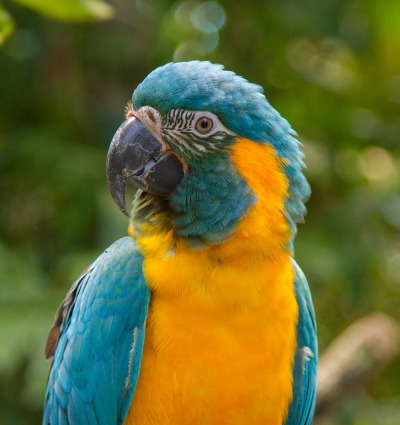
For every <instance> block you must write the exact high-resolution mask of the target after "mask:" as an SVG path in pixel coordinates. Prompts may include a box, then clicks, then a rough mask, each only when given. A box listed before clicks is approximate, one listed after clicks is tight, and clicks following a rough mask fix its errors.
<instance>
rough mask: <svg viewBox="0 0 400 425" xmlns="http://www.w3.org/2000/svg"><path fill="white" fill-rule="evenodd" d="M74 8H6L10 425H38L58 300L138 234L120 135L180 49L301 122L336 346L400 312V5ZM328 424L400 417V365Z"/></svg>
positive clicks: (1, 134) (339, 1)
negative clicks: (121, 189) (142, 92)
mask: <svg viewBox="0 0 400 425" xmlns="http://www.w3.org/2000/svg"><path fill="white" fill-rule="evenodd" d="M75 3H76V4H78V5H79V8H75V9H74V4H75ZM65 4H67V2H65V1H63V2H53V3H52V2H46V1H43V0H41V1H34V0H32V1H27V0H24V1H22V0H20V1H18V4H17V2H11V1H9V2H5V3H4V5H3V7H4V8H5V9H6V10H7V12H6V11H5V9H3V8H2V7H1V6H0V46H1V45H2V50H0V173H1V178H0V341H1V343H0V423H1V424H4V425H11V424H13V425H25V424H32V423H39V422H40V417H41V407H42V399H43V393H44V387H45V383H46V378H47V371H48V367H49V363H48V362H46V361H45V360H44V358H43V355H42V353H43V346H44V342H45V339H46V334H47V331H48V329H49V327H50V325H51V323H52V318H53V315H54V312H55V310H56V308H57V306H58V304H59V302H60V301H61V300H62V298H63V295H64V294H65V292H66V291H67V290H68V288H69V286H70V285H71V283H72V282H73V280H74V279H75V278H76V277H77V276H78V274H79V273H80V271H81V270H82V269H83V268H84V267H85V266H86V265H87V264H88V263H90V262H91V261H92V260H93V259H94V258H96V257H97V255H99V253H100V252H102V250H103V249H105V248H106V247H107V246H108V245H109V244H110V243H111V242H113V241H114V240H116V239H117V238H119V237H121V236H123V235H125V233H126V225H127V223H126V220H125V219H124V217H123V216H122V215H121V214H120V213H119V211H118V210H117V208H116V207H115V206H114V205H113V202H112V200H111V197H110V196H109V194H108V190H107V185H106V179H105V157H106V152H107V148H108V144H109V142H110V140H111V138H112V135H113V132H114V131H115V129H116V128H117V127H118V126H119V124H120V123H121V121H122V119H123V111H124V106H125V104H126V102H127V101H128V99H129V98H130V95H131V93H132V91H133V89H134V88H135V87H136V85H137V84H138V83H139V82H140V81H141V80H142V79H143V78H144V77H145V76H146V75H147V74H148V73H149V72H150V71H151V70H152V69H154V68H155V67H157V66H159V65H162V64H164V63H165V62H167V61H171V60H188V59H208V60H211V61H214V62H220V63H223V64H224V65H225V66H226V68H228V69H231V70H233V71H235V72H237V73H239V74H241V75H243V76H244V77H246V78H247V79H249V80H250V81H252V82H255V83H258V84H260V85H262V86H263V87H264V88H265V91H266V94H267V97H268V99H269V100H270V102H271V103H272V104H273V105H274V106H275V107H276V108H277V109H278V110H279V111H280V112H281V113H282V115H283V116H285V117H286V118H287V119H288V120H289V121H290V122H291V124H292V126H293V127H294V128H295V129H296V131H297V132H298V133H299V137H300V139H301V141H302V142H303V143H304V148H305V153H306V162H307V166H308V168H307V170H306V173H307V176H308V178H309V180H310V183H311V185H312V188H313V196H312V198H311V200H310V201H309V203H308V205H307V206H308V211H309V213H308V216H307V220H306V224H305V225H304V226H300V229H299V235H298V238H297V241H296V258H297V260H298V262H299V263H300V265H301V266H302V268H303V270H304V272H305V274H306V275H307V277H308V280H309V282H310V285H311V287H312V291H313V295H314V301H315V307H316V311H317V316H318V326H319V336H320V344H321V350H322V351H323V348H324V347H325V346H326V345H327V344H328V343H329V341H331V340H332V339H334V338H335V336H337V335H338V334H339V333H340V332H341V331H342V330H343V329H344V328H345V327H346V326H348V325H349V324H350V323H352V322H353V321H354V320H356V319H357V318H359V317H362V316H364V315H367V314H369V313H370V312H373V311H377V310H379V311H383V312H386V313H388V314H390V315H392V316H393V317H396V318H399V317H400V176H399V173H400V167H399V165H400V144H399V138H400V30H399V28H400V2H399V1H397V0H382V1H378V0H375V1H374V0H359V1H347V0H326V1H320V0H305V1H298V0H285V1H282V0H270V1H261V0H247V1H246V2H239V1H228V0H226V1H221V2H219V3H215V2H201V1H197V2H196V1H176V2H172V1H167V0H136V1H134V0H120V1H115V2H113V3H112V6H113V12H112V9H111V8H109V7H107V6H105V3H102V2H100V1H83V2H69V3H68V5H69V7H68V8H66V9H64V7H65ZM22 5H25V6H28V7H30V9H26V8H25V7H23V6H22ZM112 13H113V16H112V17H111V14H112ZM41 14H42V15H41ZM11 16H12V18H11ZM49 18H54V19H56V20H54V21H53V20H51V19H49ZM105 18H110V19H109V20H107V21H104V22H101V23H99V22H98V20H102V19H105ZM59 20H63V21H67V22H68V21H74V20H75V21H78V22H80V23H72V22H70V23H61V22H59ZM82 20H86V21H89V22H85V23H82V22H81V21H82ZM90 20H92V21H93V22H90ZM94 21H96V22H94ZM13 22H14V23H15V25H16V28H15V30H14V33H13V34H12V31H13V26H14V23H13ZM328 423H329V424H333V423H335V424H346V425H347V424H356V425H392V424H393V425H395V424H398V423H400V361H399V360H398V359H397V360H395V361H394V362H393V363H392V364H391V365H390V366H389V367H387V368H386V369H385V370H384V371H383V372H382V373H381V374H380V375H379V376H378V377H377V379H375V380H374V381H373V382H371V383H370V384H369V385H368V387H367V388H365V390H364V391H363V392H361V393H359V394H354V396H353V397H352V398H351V399H347V400H346V401H344V402H343V404H342V405H340V406H338V408H337V409H335V411H334V412H332V415H331V418H330V419H329V421H328Z"/></svg>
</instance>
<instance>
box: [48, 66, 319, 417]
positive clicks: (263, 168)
mask: <svg viewBox="0 0 400 425" xmlns="http://www.w3.org/2000/svg"><path fill="white" fill-rule="evenodd" d="M295 135H296V134H295V132H294V131H293V130H292V129H291V127H290V125H289V124H288V122H287V121H286V120H285V119H283V118H282V117H281V116H280V115H279V113H278V112H277V111H276V110H275V109H273V108H272V106H271V105H270V104H269V103H268V101H267V100H266V98H265V96H264V94H263V91H262V89H261V87H259V86H257V85H254V84H251V83H249V82H248V81H246V80H245V79H243V78H242V77H239V76H237V75H235V74H234V73H233V72H230V71H226V70H224V68H223V67H222V66H221V65H215V64H211V63H209V62H199V61H193V62H182V63H168V64H167V65H165V66H162V67H160V68H158V69H156V70H155V71H153V72H152V73H151V74H150V75H149V76H148V77H147V78H146V79H145V80H144V81H143V82H142V83H141V84H140V85H139V86H138V87H137V89H136V90H135V92H134V93H133V98H132V102H131V103H130V104H129V105H128V107H127V112H126V121H125V122H124V123H123V124H122V125H121V127H120V128H119V129H118V130H117V132H116V134H115V136H114V138H113V140H112V143H111V146H110V150H109V153H108V159H107V176H108V182H109V187H110V190H111V193H112V195H113V198H114V200H115V201H116V203H117V204H118V206H119V208H120V209H121V210H122V211H123V212H124V213H125V214H128V213H127V209H126V206H125V185H126V182H127V181H128V180H130V181H132V182H133V184H134V185H135V186H136V187H137V188H138V191H137V192H136V196H135V200H134V202H133V210H132V214H131V221H130V226H129V234H130V236H129V237H125V238H123V239H120V240H118V241H117V242H116V243H114V244H113V245H112V246H111V247H109V248H108V249H107V250H106V251H105V252H104V253H103V254H102V255H101V256H100V257H99V258H98V259H97V260H96V261H95V262H94V263H93V264H92V265H91V266H90V267H89V268H88V269H87V270H86V271H85V272H84V273H83V274H82V275H81V276H80V277H79V278H78V280H77V281H76V282H75V284H74V285H73V286H72V288H71V290H70V291H69V293H68V295H67V297H66V299H65V301H64V303H63V304H62V305H61V306H60V308H59V310H58V312H57V315H56V321H55V324H54V325H53V328H52V329H51V331H50V335H49V338H48V341H47V346H46V355H47V357H49V356H54V360H53V364H52V367H51V370H50V375H49V380H48V386H47V391H46V397H45V408H44V419H43V424H45V425H47V424H51V425H56V424H70V425H80V424H82V425H83V424H85V425H86V424H87V425H92V424H99V425H117V424H128V425H159V424H161V425H168V424H171V425H172V424H176V425H189V424H190V425H228V424H229V425H242V424H249V425H250V424H251V425H258V424H259V425H261V424H262V425H308V424H310V423H311V421H312V418H313V413H314V405H315V380H316V367H317V340H316V328H315V317H314V311H313V305H312V300H311V295H310V291H309V288H308V285H307V281H306V279H305V277H304V275H303V274H302V272H301V270H300V268H299V267H298V266H297V264H296V263H295V261H294V260H293V250H292V242H293V239H294V236H295V233H296V222H300V221H302V219H303V216H304V214H305V207H304V202H305V201H306V200H307V199H308V197H309V193H310V190H309V185H308V183H307V181H306V179H305V177H304V175H303V173H302V168H303V167H304V164H303V161H302V158H303V155H302V153H301V151H300V143H299V142H298V141H297V140H296V138H295Z"/></svg>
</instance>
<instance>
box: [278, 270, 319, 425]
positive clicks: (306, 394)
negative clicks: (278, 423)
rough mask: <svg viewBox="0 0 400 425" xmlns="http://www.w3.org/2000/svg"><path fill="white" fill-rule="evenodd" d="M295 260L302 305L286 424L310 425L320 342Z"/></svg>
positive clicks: (311, 305) (311, 306) (296, 281)
mask: <svg viewBox="0 0 400 425" xmlns="http://www.w3.org/2000/svg"><path fill="white" fill-rule="evenodd" d="M293 263H294V269H295V273H296V278H295V291H296V298H297V302H298V305H299V320H298V323H297V351H296V355H295V359H294V365H293V400H292V402H291V404H290V406H289V412H288V417H287V420H286V423H285V425H310V424H311V422H312V419H313V416H314V410H315V397H316V377H317V363H318V345H317V333H316V321H315V313H314V307H313V303H312V298H311V292H310V289H309V287H308V283H307V280H306V278H305V276H304V274H303V272H302V271H301V269H300V267H299V266H298V265H297V264H296V263H295V262H293Z"/></svg>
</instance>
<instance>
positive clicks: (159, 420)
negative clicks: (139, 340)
mask: <svg viewBox="0 0 400 425" xmlns="http://www.w3.org/2000/svg"><path fill="white" fill-rule="evenodd" d="M246 143H248V141H245V140H244V141H243V143H242V145H241V146H242V147H243V152H245V151H246ZM250 151H251V150H250ZM253 152H254V149H253ZM262 154H263V157H264V158H265V147H264V148H263V152H262ZM241 155H242V152H241V150H240V145H239V148H238V150H236V152H235V158H234V160H235V161H236V163H237V166H238V169H239V170H240V171H241V172H242V173H243V174H244V175H245V177H246V178H247V181H249V182H250V184H251V181H252V175H253V174H254V176H256V175H257V169H256V167H257V166H258V165H257V164H259V163H260V160H259V158H260V156H259V155H260V153H259V152H255V153H254V155H255V156H254V159H253V160H254V163H252V162H251V158H250V161H249V158H248V157H246V161H242V160H241ZM243 155H244V154H243ZM266 160H270V161H275V162H274V163H273V164H272V165H275V166H276V164H277V162H276V158H274V157H272V156H270V157H268V156H267V159H266ZM241 163H245V164H249V165H248V168H246V167H244V166H243V167H242V166H241ZM272 165H271V164H265V161H264V163H262V164H260V167H263V169H264V170H265V169H267V170H274V167H273V166H272ZM268 167H269V168H268ZM275 170H277V171H276V173H275V174H274V172H273V173H272V174H271V173H270V175H269V176H268V178H269V179H275V180H276V181H273V182H272V183H273V184H271V185H268V184H265V182H261V183H260V187H257V188H256V189H257V190H256V193H258V194H260V198H259V200H258V202H257V203H256V204H255V205H254V206H253V207H252V209H251V210H250V212H249V213H248V215H247V217H246V218H245V219H244V220H243V221H242V222H241V223H240V224H239V226H238V229H237V231H236V232H235V235H234V236H233V237H232V238H231V239H230V240H229V241H228V242H226V243H223V244H221V245H219V246H213V247H207V248H205V249H202V250H192V249H189V248H188V247H187V246H186V245H185V244H184V242H183V241H179V240H178V241H177V240H175V239H174V237H173V234H172V231H171V232H169V233H167V234H157V233H156V234H153V235H151V236H148V237H144V238H141V239H139V240H138V243H139V246H140V247H141V249H142V251H143V252H144V254H145V260H144V265H143V269H144V273H145V276H146V279H147V282H148V284H149V286H150V287H151V289H152V297H151V302H150V308H149V314H148V319H147V323H146V329H147V330H146V337H145V344H144V350H143V357H142V364H141V369H140V374H139V379H138V383H137V387H136V390H135V394H134V397H133V401H132V404H131V407H130V411H129V413H128V416H127V419H126V421H125V424H126V425H169V424H171V425H245V424H246V425H247V424H249V425H261V424H262V425H266V424H267V425H282V423H284V420H285V418H286V414H287V408H288V405H289V403H290V401H291V398H292V365H293V357H294V352H295V345H296V329H295V328H296V323H297V317H298V307H297V303H296V299H295V294H294V288H293V281H294V272H293V268H292V265H291V262H290V253H289V252H288V251H287V250H286V248H285V246H286V242H287V239H288V237H289V230H288V226H287V223H286V220H285V219H284V217H283V214H282V209H283V208H282V203H283V199H284V193H285V190H286V188H287V185H286V184H285V181H284V178H283V177H282V173H280V172H279V169H278V167H275ZM259 171H260V170H259ZM252 173H253V174H252ZM259 175H260V174H258V176H257V179H259ZM257 179H256V178H254V180H255V181H254V185H256V184H257V181H256V180H257ZM267 183H268V182H267ZM254 185H252V187H254ZM271 188H274V190H272V189H271ZM263 191H264V192H265V193H262V192H263ZM268 191H271V193H269V192H268ZM267 192H268V193H267Z"/></svg>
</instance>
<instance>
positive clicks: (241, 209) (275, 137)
mask: <svg viewBox="0 0 400 425" xmlns="http://www.w3.org/2000/svg"><path fill="white" fill-rule="evenodd" d="M143 106H151V107H153V108H154V109H156V110H157V111H158V112H159V113H160V114H161V116H162V117H164V118H165V117H166V116H167V115H168V113H169V112H170V111H171V110H190V111H210V112H212V113H214V114H215V115H216V116H217V117H218V118H219V120H220V121H221V123H222V124H223V125H224V126H225V127H226V128H227V129H228V130H230V131H232V132H233V133H234V134H236V135H239V136H242V137H245V138H247V139H250V140H253V141H255V142H258V143H269V144H271V145H272V146H273V147H274V149H275V150H276V152H277V154H278V156H279V157H280V158H282V159H284V161H283V164H284V165H283V168H284V172H285V174H286V176H287V178H288V181H289V194H288V198H287V199H286V208H285V214H286V217H287V219H288V221H289V222H290V225H291V228H292V230H293V232H294V233H295V231H296V225H295V223H296V222H299V221H302V219H303V216H304V214H305V212H306V209H305V206H304V203H305V201H306V200H307V199H308V197H309V195H310V188H309V185H308V183H307V180H306V178H305V177H304V175H303V173H302V168H303V167H304V163H303V161H302V159H303V154H302V152H301V149H300V148H301V144H300V142H299V141H298V140H297V139H296V138H295V136H296V133H295V132H294V131H293V130H292V128H291V127H290V125H289V123H288V122H287V121H286V120H285V119H284V118H282V117H281V115H280V114H279V113H278V112H277V111H276V110H275V109H274V108H273V107H272V106H271V105H270V103H269V102H268V101H267V99H266V97H265V95H264V94H263V89H262V88H261V87H260V86H258V85H255V84H252V83H249V82H248V81H247V80H245V79H244V78H242V77H240V76H238V75H236V74H235V73H233V72H231V71H226V70H224V68H223V66H222V65H216V64H212V63H210V62H201V61H191V62H181V63H168V64H166V65H164V66H162V67H159V68H157V69H156V70H154V71H153V72H152V73H150V74H149V75H148V76H147V77H146V79H145V80H144V81H143V82H142V83H141V84H140V85H139V86H138V87H137V89H136V90H135V91H134V93H133V107H134V109H139V108H141V107H143ZM230 143H232V137H230V138H229V137H226V140H225V147H227V146H228V147H229V145H230ZM224 152H225V153H226V149H221V150H219V152H218V153H214V156H213V158H214V159H213V160H210V158H208V159H207V161H203V163H201V162H200V163H199V164H197V165H196V167H197V171H198V173H189V174H188V175H187V179H186V182H185V181H184V182H183V185H180V186H179V187H178V190H177V192H178V193H176V194H174V196H172V197H171V201H170V202H171V204H172V206H173V207H174V208H175V212H176V217H175V218H174V220H175V221H176V224H177V226H176V227H177V228H178V233H179V227H180V226H179V223H181V222H182V223H183V224H184V226H183V227H184V230H182V232H183V233H182V235H184V236H185V237H188V238H190V237H192V238H194V239H198V237H199V234H200V233H205V234H207V235H208V236H207V237H209V238H210V240H217V241H218V240H219V239H222V238H223V237H226V236H227V235H229V233H230V232H231V231H232V229H233V227H234V225H235V224H236V223H237V221H238V220H239V219H240V217H241V216H242V215H243V214H244V213H245V211H246V210H247V209H248V208H249V206H250V205H251V204H252V202H254V196H252V194H251V193H250V191H249V190H248V188H246V185H245V182H243V181H242V180H241V179H240V178H239V177H238V176H237V173H235V171H234V170H233V169H232V170H222V169H221V170H220V171H221V174H220V176H222V180H224V181H225V182H226V183H225V187H224V188H223V187H215V181H214V189H212V185H211V186H209V185H207V182H204V181H203V180H202V179H201V178H200V176H203V177H204V176H207V175H208V174H207V173H208V171H209V170H208V169H207V167H209V166H211V162H214V164H213V167H214V170H215V167H224V164H225V167H226V161H224V160H225V159H226V158H224V155H225V154H224ZM210 161H211V162H210ZM224 175H225V177H226V178H225V179H224ZM189 179H191V180H190V181H189ZM196 179H197V180H199V181H198V185H200V186H199V187H198V190H197V191H196V192H197V193H191V194H190V196H191V197H192V198H193V199H195V198H196V197H198V198H199V200H198V206H197V210H198V211H197V212H196V213H195V212H194V211H190V213H189V214H184V213H183V211H180V210H183V209H184V204H186V203H187V202H186V199H187V194H186V193H184V191H185V190H189V187H190V188H191V189H192V190H193V188H195V187H196V185H195V184H194V183H195V181H196ZM184 180H185V179H184ZM229 181H230V182H231V183H230V184H229V183H228V182H229ZM185 183H186V184H185ZM205 186H208V187H207V190H209V189H210V188H211V190H215V195H216V196H215V197H218V196H221V193H222V194H225V196H226V197H227V198H229V202H228V204H229V205H230V206H229V208H227V210H226V211H221V210H219V211H220V213H219V214H220V215H223V214H225V215H226V214H228V216H229V215H230V214H232V209H233V210H235V208H236V209H237V210H236V212H235V211H234V214H233V216H232V217H225V219H224V220H223V222H221V217H213V218H210V217H207V219H208V224H207V223H206V224H205V223H204V222H201V220H199V221H198V222H197V223H196V225H195V226H193V223H192V225H191V224H190V221H191V218H193V215H196V217H199V216H201V215H202V214H205V212H204V211H203V210H209V209H210V208H211V206H212V202H213V200H211V201H210V202H209V205H207V202H206V201H207V199H210V198H214V196H212V193H211V194H210V193H207V194H206V193H205V192H204V191H203V190H202V189H201V188H202V187H205ZM217 186H219V185H217ZM179 189H180V190H179ZM235 197H236V201H235ZM230 198H232V199H230ZM205 202H206V204H205ZM202 211H203V212H202ZM195 221H196V220H195ZM205 221H207V220H205ZM213 221H217V223H218V226H217V227H216V226H215V225H210V223H211V222H213ZM210 226H211V227H210ZM195 227H196V229H195ZM207 237H206V239H207Z"/></svg>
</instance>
